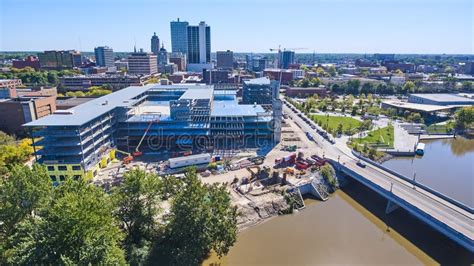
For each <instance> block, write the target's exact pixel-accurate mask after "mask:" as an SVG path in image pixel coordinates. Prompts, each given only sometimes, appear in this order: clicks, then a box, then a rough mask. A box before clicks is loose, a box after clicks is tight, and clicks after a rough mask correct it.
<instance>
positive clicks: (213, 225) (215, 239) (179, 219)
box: [157, 169, 237, 265]
mask: <svg viewBox="0 0 474 266" xmlns="http://www.w3.org/2000/svg"><path fill="white" fill-rule="evenodd" d="M167 222H168V225H167V226H166V233H165V238H164V240H163V242H162V243H160V245H159V246H160V247H162V248H161V249H160V250H159V254H157V255H158V256H159V257H160V258H161V260H164V261H167V262H168V263H166V264H181V265H197V264H200V263H201V261H202V259H203V258H204V257H205V256H206V255H207V254H208V253H209V252H210V251H211V250H214V251H215V252H216V253H217V254H218V255H219V256H222V255H224V254H227V252H228V251H229V248H230V247H231V246H232V245H233V244H234V243H235V241H236V236H237V225H236V224H237V208H236V207H234V206H232V205H231V199H230V196H229V193H228V192H227V190H226V188H225V186H224V185H217V184H214V185H206V184H203V183H202V182H201V181H200V180H199V178H198V177H197V174H196V171H195V170H193V169H191V170H189V171H188V172H187V174H186V177H185V178H184V185H183V187H182V188H181V190H180V191H179V192H178V194H177V195H176V196H175V197H174V198H173V199H172V203H171V210H170V214H169V218H168V220H167Z"/></svg>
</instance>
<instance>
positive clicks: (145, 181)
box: [113, 169, 161, 263]
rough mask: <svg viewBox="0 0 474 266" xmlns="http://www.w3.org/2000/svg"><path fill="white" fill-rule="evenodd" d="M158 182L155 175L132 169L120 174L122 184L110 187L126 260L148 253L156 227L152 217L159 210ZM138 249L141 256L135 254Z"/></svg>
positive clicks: (159, 193)
mask: <svg viewBox="0 0 474 266" xmlns="http://www.w3.org/2000/svg"><path fill="white" fill-rule="evenodd" d="M160 197H161V182H160V179H159V178H158V176H156V175H154V174H148V173H145V171H142V170H139V169H134V170H132V171H130V172H127V173H126V174H125V176H124V181H123V184H122V185H120V186H119V187H117V188H116V189H115V190H114V191H113V199H114V204H115V206H116V208H115V212H114V215H115V216H116V217H117V218H118V220H120V221H121V224H122V228H123V230H124V231H125V234H126V236H125V241H124V246H125V250H126V253H127V260H128V261H129V262H134V263H140V262H143V261H144V260H145V259H146V257H147V256H148V250H149V248H150V246H151V241H153V239H154V238H155V236H156V230H157V228H158V225H157V222H156V220H155V217H156V215H157V214H158V213H159V211H160V208H159V206H160ZM137 250H144V251H145V252H138V254H144V255H145V257H137V256H134V254H137Z"/></svg>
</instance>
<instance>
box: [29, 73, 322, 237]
mask: <svg viewBox="0 0 474 266" xmlns="http://www.w3.org/2000/svg"><path fill="white" fill-rule="evenodd" d="M258 95H265V97H257V96H258ZM286 117H287V116H286V115H283V113H282V103H281V100H280V99H279V94H278V86H277V84H275V82H270V80H269V79H268V78H259V79H254V80H249V81H247V82H244V86H243V97H242V98H237V91H236V90H235V89H223V88H216V87H214V86H209V85H189V84H188V85H157V84H152V85H147V86H143V87H129V88H125V89H123V90H120V91H117V92H114V93H112V94H109V95H106V96H103V97H100V98H97V99H95V100H92V101H89V102H87V103H84V104H82V105H79V106H76V107H74V108H72V109H68V110H62V111H59V112H56V113H55V114H53V115H50V116H47V117H45V118H42V119H38V120H36V121H33V122H30V123H28V124H26V125H25V126H26V127H27V128H28V129H29V130H30V132H31V136H32V140H33V146H34V147H35V156H36V159H37V161H38V162H40V163H42V164H44V165H46V167H47V169H48V172H49V174H50V177H51V179H52V180H53V182H61V181H63V180H65V179H66V178H71V177H72V178H75V179H77V178H84V179H86V180H89V181H91V182H93V183H95V184H97V185H99V186H101V187H103V188H104V189H105V190H109V189H111V188H112V187H113V186H115V185H118V184H120V183H121V182H122V180H123V178H124V175H125V174H126V172H127V171H129V170H130V169H132V168H136V167H138V168H140V169H144V170H146V171H147V172H150V173H155V174H157V176H164V175H173V176H175V177H177V178H180V177H181V176H183V175H184V173H185V172H186V170H187V168H188V167H189V166H193V167H195V168H196V169H197V171H198V173H199V175H200V176H201V177H202V180H203V182H206V183H216V182H219V183H225V184H227V185H228V188H229V191H230V192H231V195H232V198H233V199H234V202H235V204H236V205H237V206H239V208H240V209H241V212H242V213H246V215H243V216H242V217H241V218H239V219H242V220H241V221H239V225H240V227H241V228H245V227H247V226H250V225H252V224H255V223H258V222H259V221H261V220H264V219H266V218H268V217H271V216H274V215H277V214H281V213H287V212H291V211H293V210H298V209H302V208H304V201H303V196H302V194H311V195H312V196H314V197H316V198H318V199H321V200H326V199H327V197H328V194H329V193H328V191H330V189H328V188H329V186H328V185H327V182H326V181H325V180H324V179H323V178H322V177H321V175H320V174H319V171H318V170H319V169H320V168H321V167H322V166H324V165H325V164H327V161H326V160H325V159H324V155H322V154H315V151H316V150H317V149H316V147H317V143H316V142H315V141H314V139H313V138H308V137H307V135H306V134H305V133H304V132H303V131H302V130H301V128H299V127H298V126H297V125H296V124H295V123H294V122H293V121H292V120H291V119H288V118H286Z"/></svg>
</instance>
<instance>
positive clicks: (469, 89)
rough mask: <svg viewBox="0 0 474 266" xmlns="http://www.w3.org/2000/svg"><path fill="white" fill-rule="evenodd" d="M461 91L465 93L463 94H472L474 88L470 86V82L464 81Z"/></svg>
mask: <svg viewBox="0 0 474 266" xmlns="http://www.w3.org/2000/svg"><path fill="white" fill-rule="evenodd" d="M461 90H462V91H465V92H473V91H474V86H473V85H472V82H470V81H464V82H463V83H462V86H461Z"/></svg>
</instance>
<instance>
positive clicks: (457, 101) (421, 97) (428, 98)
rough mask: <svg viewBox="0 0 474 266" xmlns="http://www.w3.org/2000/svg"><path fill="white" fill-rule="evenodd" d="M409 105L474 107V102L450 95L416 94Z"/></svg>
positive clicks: (409, 100)
mask: <svg viewBox="0 0 474 266" xmlns="http://www.w3.org/2000/svg"><path fill="white" fill-rule="evenodd" d="M408 102H409V103H418V104H430V105H466V106H470V105H474V100H473V99H469V98H465V97H462V96H459V95H457V94H449V93H431V94H430V93H415V94H410V96H409V97H408Z"/></svg>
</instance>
